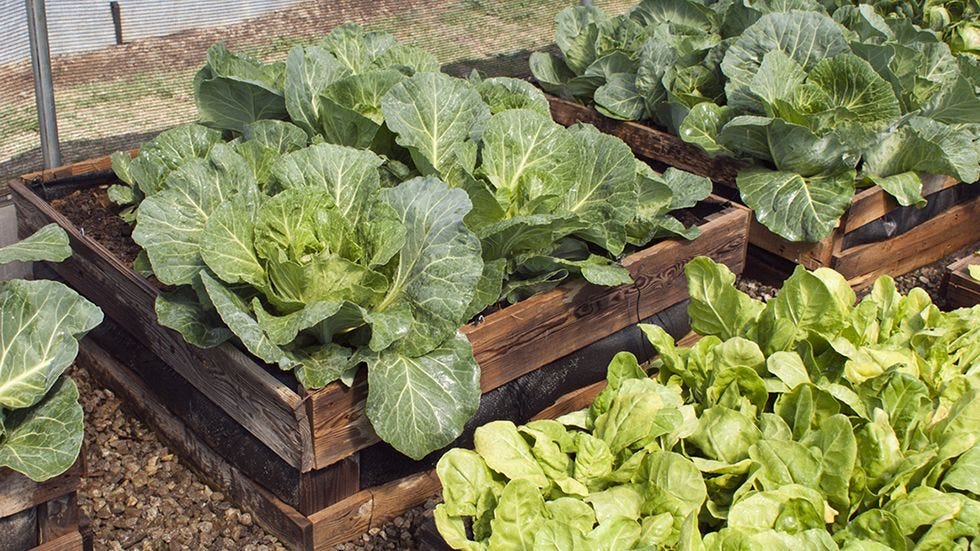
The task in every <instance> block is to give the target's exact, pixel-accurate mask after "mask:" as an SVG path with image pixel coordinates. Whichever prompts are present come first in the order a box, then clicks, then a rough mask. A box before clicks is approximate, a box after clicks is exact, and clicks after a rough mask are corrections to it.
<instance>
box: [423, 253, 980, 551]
mask: <svg viewBox="0 0 980 551" xmlns="http://www.w3.org/2000/svg"><path fill="white" fill-rule="evenodd" d="M686 274H687V280H688V286H689V288H690V293H691V305H690V308H689V314H690V316H691V319H692V326H693V328H694V329H695V330H696V331H697V332H698V333H699V334H700V335H702V338H701V340H700V341H699V342H698V343H697V344H695V345H694V346H692V347H690V348H677V347H676V346H675V343H674V341H673V339H672V338H671V337H670V336H669V335H667V334H666V333H665V332H664V331H663V329H661V328H659V327H657V326H653V325H644V326H641V328H642V330H643V331H644V333H645V334H646V336H647V338H648V339H649V341H650V342H651V344H653V346H654V347H655V348H656V349H657V351H658V352H659V354H660V357H659V360H657V361H656V362H655V363H654V365H653V367H654V368H655V369H656V370H657V375H656V377H655V378H653V379H651V378H648V377H647V374H646V372H645V371H644V369H643V368H642V367H641V366H640V365H638V364H637V361H636V358H635V357H633V356H632V355H631V354H629V353H625V352H624V353H620V354H619V355H617V356H616V357H615V359H614V360H613V362H612V363H611V364H610V366H609V372H608V376H607V383H608V384H607V386H606V388H605V389H604V390H603V391H602V392H601V393H600V394H599V395H598V396H597V397H596V399H595V401H594V402H593V404H592V406H591V407H590V408H588V409H585V410H581V411H578V412H575V413H571V414H568V415H565V416H563V417H561V418H559V419H557V420H541V421H533V422H531V423H528V424H526V425H523V426H521V427H515V426H514V425H513V424H512V423H509V422H504V421H497V422H493V423H490V424H488V425H485V426H483V427H480V428H478V429H477V431H476V434H475V448H476V449H475V451H470V450H464V449H455V450H452V451H450V452H449V453H447V454H446V455H445V456H443V458H442V459H441V460H440V461H439V464H438V466H437V468H436V472H437V474H438V476H439V478H440V480H441V482H442V485H443V498H444V500H445V503H443V504H441V505H439V506H437V508H436V511H435V519H436V524H437V526H438V528H439V531H440V533H441V534H442V535H443V537H444V538H445V540H446V541H447V542H448V543H449V544H450V546H452V547H453V548H454V549H465V550H481V549H483V550H487V551H495V550H502V549H507V550H522V549H526V550H532V549H533V550H545V549H547V550H559V549H560V550H563V551H574V550H577V549H582V550H586V549H588V550H592V549H610V550H613V549H615V550H625V549H660V548H667V549H718V550H729V549H759V550H762V549H767V550H768V549H912V548H915V549H967V548H970V546H971V545H972V544H973V543H974V539H975V538H976V534H977V531H976V527H977V526H978V524H980V501H977V496H978V489H980V488H978V486H977V480H978V477H980V470H978V469H980V464H978V459H980V446H978V441H977V439H978V435H980V432H978V427H980V418H978V415H980V409H978V408H980V399H978V396H977V393H978V389H980V379H978V375H980V371H978V368H980V306H975V307H973V308H972V309H960V310H957V311H954V312H949V313H943V312H941V311H939V309H938V308H936V306H934V305H933V304H931V302H930V301H929V297H928V295H927V294H926V293H925V292H924V291H922V290H921V289H914V290H913V291H912V292H910V293H909V294H908V295H907V296H901V295H900V294H899V293H898V292H897V291H896V289H895V284H894V281H892V280H891V279H890V278H888V277H882V278H880V279H879V280H878V281H877V282H876V284H875V286H874V288H873V290H872V291H871V293H870V294H869V295H868V296H867V297H865V298H864V299H863V300H861V301H860V302H859V303H857V304H855V295H854V293H853V291H851V289H850V287H848V285H847V282H846V281H845V280H844V278H843V277H841V276H840V275H839V274H837V273H836V272H833V271H831V270H828V269H825V268H821V269H818V270H816V271H814V272H808V271H806V270H804V269H803V268H797V271H796V272H795V273H794V274H793V275H792V277H790V278H789V279H788V280H787V281H786V282H785V283H784V285H783V288H782V290H781V291H780V292H779V294H778V295H777V296H776V298H774V299H773V300H771V301H769V302H768V303H767V304H763V303H761V302H759V301H756V300H754V299H752V298H750V297H749V296H748V295H746V294H744V293H742V292H740V291H738V290H737V289H736V288H735V287H734V284H733V283H734V275H733V274H732V273H731V272H730V271H728V269H727V268H726V267H724V266H723V265H720V264H715V263H714V262H712V261H711V260H709V259H707V258H704V257H701V258H697V259H695V260H693V261H692V262H691V263H689V264H688V266H687V268H686Z"/></svg>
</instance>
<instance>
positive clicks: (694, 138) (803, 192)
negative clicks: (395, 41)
mask: <svg viewBox="0 0 980 551" xmlns="http://www.w3.org/2000/svg"><path fill="white" fill-rule="evenodd" d="M914 4H915V3H914V2H907V3H905V5H908V6H912V5H914ZM927 4H929V6H928V7H927V8H924V9H923V8H922V6H918V7H914V6H913V8H910V9H909V10H904V9H903V10H896V9H895V6H892V5H891V3H889V2H876V3H873V5H866V4H862V5H852V2H816V1H812V0H801V1H795V2H709V1H706V0H670V1H668V2H660V1H656V0H645V1H643V2H640V3H639V4H638V5H637V6H635V7H634V8H633V9H632V10H631V11H630V13H629V14H628V16H619V17H610V16H608V15H606V14H605V13H603V12H602V11H601V10H600V9H598V8H595V7H575V8H568V9H566V10H565V11H563V12H562V14H561V15H560V16H559V17H558V19H557V27H556V42H557V44H558V46H559V48H560V49H561V50H562V54H563V55H562V57H557V56H554V55H552V54H546V53H542V52H536V53H535V54H533V55H532V57H531V60H530V65H531V70H532V72H533V73H534V75H535V77H536V79H537V81H538V84H539V85H540V86H541V87H542V88H543V89H545V90H547V91H549V92H552V93H555V94H558V95H561V96H562V97H566V98H575V99H578V100H582V101H591V102H592V103H594V105H595V108H596V109H597V110H598V111H599V112H601V113H602V114H604V115H606V116H609V117H612V118H618V119H625V120H649V121H652V122H653V123H655V124H657V125H659V126H661V127H664V128H666V129H667V130H668V131H670V132H673V133H675V134H677V135H678V136H680V137H681V138H682V139H684V140H685V141H688V142H691V143H694V144H696V145H697V146H699V147H701V148H702V149H704V150H705V151H706V152H707V153H709V154H711V155H730V156H740V157H745V158H749V159H752V160H753V161H754V162H755V163H756V164H757V165H760V166H754V167H751V168H748V169H746V170H745V171H743V172H742V173H741V174H739V176H738V178H737V182H736V183H737V186H738V188H739V190H740V192H741V196H742V199H743V200H744V201H745V203H746V205H748V206H749V207H751V208H752V209H753V210H755V212H756V217H757V218H758V220H759V221H760V222H761V223H762V224H763V225H765V226H766V227H767V228H769V229H770V230H772V231H773V232H775V233H776V234H778V235H781V236H783V237H785V238H787V239H789V240H791V241H819V240H820V239H823V238H824V237H826V236H827V235H829V234H830V232H831V231H833V229H834V227H836V225H837V222H838V220H839V219H840V217H841V215H842V214H843V213H844V211H845V210H846V208H847V206H848V205H849V203H850V200H851V197H852V195H853V193H854V190H855V189H856V188H859V187H864V186H867V185H879V186H881V187H882V189H884V190H885V192H886V193H889V194H891V195H893V196H894V197H895V198H896V200H897V201H898V202H899V203H900V204H902V205H913V204H914V205H917V206H920V207H921V206H923V205H924V204H925V199H924V198H923V196H922V191H921V190H922V181H921V179H920V176H919V174H920V173H932V174H945V175H950V176H953V177H955V178H957V179H959V180H961V181H963V182H966V183H972V182H974V181H976V180H977V179H978V170H980V169H978V157H977V149H976V147H975V146H974V144H973V139H974V136H975V135H976V128H975V127H976V125H977V124H978V121H977V116H978V115H977V113H980V97H978V96H977V93H976V89H975V84H976V78H975V74H976V69H975V66H976V59H975V56H974V57H970V54H967V53H960V52H964V51H970V49H969V47H966V48H964V47H961V46H962V45H961V44H959V43H956V44H954V42H953V41H949V39H950V37H952V36H960V37H962V36H965V35H963V34H956V33H969V32H970V29H971V28H972V27H970V25H971V24H973V23H971V22H970V21H969V18H966V20H964V21H962V22H961V24H960V23H957V24H955V25H953V26H952V27H948V28H947V26H948V25H950V23H951V22H950V20H949V17H947V16H949V14H950V13H952V12H949V11H947V8H949V7H950V6H951V5H953V4H956V7H955V8H952V9H953V11H954V12H957V11H962V6H961V5H960V3H956V2H949V3H944V2H930V3H927ZM970 9H972V12H975V11H976V9H975V6H974V7H973V8H970ZM967 11H968V12H969V11H970V10H967ZM943 14H946V16H943ZM974 19H975V17H974ZM923 22H928V23H929V24H930V25H932V28H933V29H934V30H939V31H942V32H943V34H942V36H940V35H939V34H937V33H936V32H933V30H929V29H928V28H919V27H916V26H915V24H922V23H923ZM974 27H975V25H974ZM954 28H955V29H956V30H953V29H954ZM943 37H945V38H946V39H947V41H949V44H947V42H944V41H943ZM950 44H954V46H955V47H954V50H955V52H954V51H951V49H950ZM603 53H605V55H603ZM847 180H850V182H847Z"/></svg>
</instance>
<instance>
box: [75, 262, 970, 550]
mask: <svg viewBox="0 0 980 551" xmlns="http://www.w3.org/2000/svg"><path fill="white" fill-rule="evenodd" d="M971 250H972V249H967V250H963V251H960V252H958V253H957V254H956V255H953V256H951V257H947V258H945V259H943V260H942V261H940V262H937V263H935V264H932V265H930V266H926V267H925V268H921V269H919V270H916V271H915V272H912V273H910V274H908V275H905V276H902V277H900V278H898V280H897V282H898V287H899V289H900V290H901V291H902V292H903V293H906V292H908V290H909V289H910V288H912V287H914V286H918V287H923V288H925V289H926V290H927V291H928V292H929V294H930V295H932V297H933V300H934V301H936V303H937V304H940V305H942V301H941V298H940V297H939V285H940V282H941V280H942V275H943V267H944V266H946V265H947V264H949V263H950V262H952V261H953V259H954V258H959V257H962V256H965V255H966V254H968V253H969V252H970V251H971ZM739 287H740V288H741V289H742V290H744V291H746V292H747V293H749V294H751V295H753V296H755V297H757V298H762V299H769V298H772V296H774V295H775V291H776V290H775V289H774V288H772V287H769V286H767V285H763V284H761V283H759V282H757V281H753V280H749V279H742V280H740V281H739ZM72 376H73V377H74V378H75V381H76V382H78V385H79V390H80V391H81V395H82V401H83V406H84V408H85V444H86V446H87V457H86V460H87V463H88V477H87V478H85V479H84V481H83V485H82V489H81V492H80V499H79V501H80V503H81V506H82V509H83V511H84V512H85V514H86V515H88V516H89V518H91V519H92V529H93V531H94V533H95V548H96V549H112V550H121V549H141V550H182V549H193V550H198V549H209V550H211V549H214V550H221V549H227V550H246V551H271V550H278V549H284V548H283V547H282V545H281V544H279V542H278V541H277V540H276V538H275V537H273V536H271V535H268V534H266V533H265V531H264V530H262V528H261V527H259V526H257V525H256V524H255V521H254V519H253V518H252V515H251V514H249V513H247V512H243V511H241V510H239V509H238V508H236V507H235V506H234V505H233V504H232V503H230V502H228V501H226V500H225V496H224V495H223V494H222V493H221V492H218V491H214V490H213V489H212V488H209V487H208V486H207V485H205V484H203V483H201V482H200V481H199V480H198V479H197V477H196V476H195V475H194V474H193V473H191V472H190V471H189V470H188V469H187V467H186V466H184V465H183V464H182V463H181V461H180V459H179V458H178V457H176V456H174V454H172V453H170V452H169V451H168V450H167V448H166V446H164V445H163V444H162V443H161V442H160V440H159V439H158V438H157V437H156V435H155V434H154V433H153V432H152V431H151V430H149V429H147V427H146V426H145V425H144V424H143V423H142V422H141V421H140V420H138V419H136V418H135V417H133V416H132V415H130V414H129V413H128V412H127V411H126V410H124V409H122V408H121V407H120V406H121V403H120V401H119V400H118V399H117V398H116V397H115V396H114V395H113V393H112V392H111V391H109V390H106V389H104V388H101V387H99V386H97V385H96V384H94V383H93V381H92V379H91V377H90V376H89V374H88V373H87V372H85V371H84V370H81V369H77V368H76V369H74V370H73V372H72ZM434 506H435V503H434V501H430V502H429V503H427V504H425V505H424V506H421V507H417V508H415V509H412V510H410V511H408V512H406V513H405V514H404V515H403V516H401V517H398V518H396V519H394V521H392V522H390V523H388V524H386V525H385V526H383V527H382V528H380V529H378V528H376V529H372V530H371V532H369V533H367V534H363V535H362V537H361V538H360V539H359V540H356V541H354V542H350V543H347V544H344V545H340V546H337V547H335V550H337V551H340V550H343V551H355V550H366V551H375V550H382V549H384V550H405V551H410V550H414V549H417V548H418V546H417V544H416V539H415V537H416V536H415V534H416V531H417V530H418V528H419V527H420V526H421V525H422V524H423V523H424V522H425V521H426V520H427V519H428V518H431V515H432V508H433V507H434Z"/></svg>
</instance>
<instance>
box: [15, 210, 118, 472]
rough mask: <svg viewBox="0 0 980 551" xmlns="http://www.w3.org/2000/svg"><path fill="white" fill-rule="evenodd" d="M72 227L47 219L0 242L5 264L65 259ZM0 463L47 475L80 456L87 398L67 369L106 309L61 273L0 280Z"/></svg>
mask: <svg viewBox="0 0 980 551" xmlns="http://www.w3.org/2000/svg"><path fill="white" fill-rule="evenodd" d="M70 255H71V248H70V246H69V244H68V235H67V234H66V233H65V231H64V230H62V229H61V228H59V227H58V226H56V225H54V224H49V225H47V226H45V227H43V228H41V229H40V230H38V231H37V232H36V233H34V234H33V235H31V236H30V237H28V238H26V239H24V240H22V241H20V242H18V243H14V244H13V245H8V246H6V247H3V248H0V264H6V263H9V262H15V261H21V262H36V261H48V262H60V261H62V260H64V259H66V258H68V257H69V256H70ZM0 316H2V320H3V323H2V324H0V468H3V467H9V468H11V469H13V470H15V471H17V472H20V473H22V474H24V475H26V476H27V477H29V478H31V479H32V480H35V481H38V482H41V481H44V480H47V479H49V478H52V477H54V476H57V475H59V474H61V473H63V472H64V471H66V470H67V469H68V468H69V467H71V466H72V464H73V463H75V459H76V458H77V457H78V453H79V450H80V449H81V446H82V417H83V414H82V406H81V405H80V404H79V403H78V389H77V388H76V387H75V383H74V381H72V380H71V379H70V378H68V377H62V374H63V373H64V372H65V370H66V369H68V367H69V366H70V365H71V363H72V361H74V359H75V355H76V354H77V353H78V340H79V339H81V338H82V337H83V336H84V335H85V333H87V332H88V331H89V330H91V329H92V328H93V327H95V326H96V325H98V324H99V323H101V322H102V311H101V310H99V308H98V307H96V306H95V305H94V304H92V303H91V302H89V301H87V300H85V299H84V298H82V297H81V296H79V295H78V294H77V293H76V292H75V291H73V290H72V289H70V288H68V287H66V286H65V285H63V284H61V283H59V282H56V281H46V280H37V281H25V280H10V281H2V282H0Z"/></svg>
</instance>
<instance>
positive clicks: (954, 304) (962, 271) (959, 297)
mask: <svg viewBox="0 0 980 551" xmlns="http://www.w3.org/2000/svg"><path fill="white" fill-rule="evenodd" d="M976 248H980V243H977V245H976ZM971 265H980V256H977V255H975V254H971V255H967V256H965V257H963V258H961V259H959V260H957V261H956V262H954V263H952V264H950V265H949V266H947V267H946V273H945V274H943V288H942V293H943V296H945V297H946V307H947V308H948V309H950V310H952V309H954V308H970V307H972V306H976V305H977V304H980V281H977V280H975V279H973V278H972V277H970V273H969V271H968V270H969V266H971Z"/></svg>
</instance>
